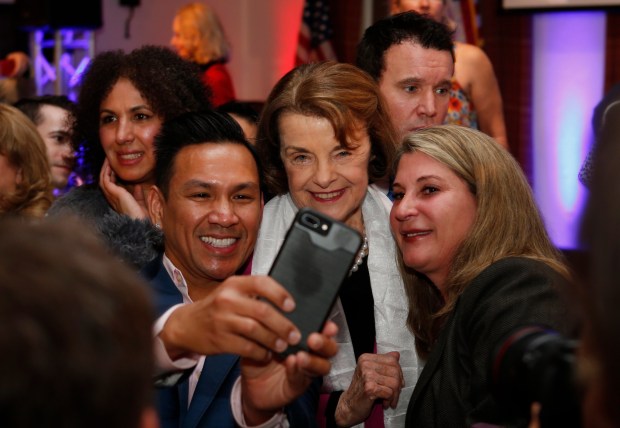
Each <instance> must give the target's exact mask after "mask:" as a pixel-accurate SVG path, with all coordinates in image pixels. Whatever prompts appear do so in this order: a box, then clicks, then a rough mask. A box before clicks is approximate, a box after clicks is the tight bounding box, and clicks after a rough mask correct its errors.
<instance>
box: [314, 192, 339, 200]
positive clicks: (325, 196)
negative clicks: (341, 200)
mask: <svg viewBox="0 0 620 428" xmlns="http://www.w3.org/2000/svg"><path fill="white" fill-rule="evenodd" d="M338 195H340V192H329V193H315V194H314V196H316V197H317V198H319V199H332V198H335V197H336V196H338Z"/></svg>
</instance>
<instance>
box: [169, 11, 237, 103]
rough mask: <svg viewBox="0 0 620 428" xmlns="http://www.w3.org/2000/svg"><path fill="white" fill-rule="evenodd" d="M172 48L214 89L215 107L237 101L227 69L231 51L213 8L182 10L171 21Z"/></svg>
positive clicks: (213, 99) (213, 100) (212, 90)
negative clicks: (193, 66) (198, 68)
mask: <svg viewBox="0 0 620 428" xmlns="http://www.w3.org/2000/svg"><path fill="white" fill-rule="evenodd" d="M170 44H171V45H172V47H173V48H174V49H175V50H176V51H177V53H178V54H179V56H180V57H181V58H184V59H187V60H189V61H192V62H195V63H196V64H198V65H199V66H200V69H201V71H202V81H203V83H204V84H205V85H206V86H208V87H209V88H210V89H211V93H212V102H213V105H214V106H215V107H217V106H220V105H222V104H225V103H227V102H229V101H233V100H234V99H235V88H234V87H233V82H232V79H231V77H230V74H229V73H228V69H227V68H226V63H227V62H228V56H229V54H230V47H229V45H228V41H227V40H226V35H225V34H224V28H223V27H222V24H221V23H220V20H219V19H218V17H217V15H216V14H215V12H214V11H213V9H212V8H211V7H210V6H207V5H206V4H202V3H190V4H187V5H185V6H183V7H181V8H180V9H179V10H178V11H177V14H176V15H175V17H174V20H173V21H172V39H171V40H170Z"/></svg>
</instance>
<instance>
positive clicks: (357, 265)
mask: <svg viewBox="0 0 620 428" xmlns="http://www.w3.org/2000/svg"><path fill="white" fill-rule="evenodd" d="M367 255H368V238H367V237H366V234H365V233H364V243H363V244H362V248H360V250H359V252H358V253H357V256H356V257H355V263H354V264H353V266H352V267H351V270H349V276H351V275H353V272H357V270H358V269H359V268H360V266H361V265H362V263H363V262H364V257H366V256H367Z"/></svg>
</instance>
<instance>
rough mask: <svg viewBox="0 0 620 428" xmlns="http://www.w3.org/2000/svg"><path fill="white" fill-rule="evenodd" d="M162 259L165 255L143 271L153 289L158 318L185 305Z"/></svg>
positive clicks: (161, 255)
mask: <svg viewBox="0 0 620 428" xmlns="http://www.w3.org/2000/svg"><path fill="white" fill-rule="evenodd" d="M162 259H163V253H161V254H160V255H159V257H157V258H156V259H155V260H153V261H152V262H150V263H148V264H147V265H146V266H145V267H144V268H143V269H142V270H141V274H142V276H143V277H144V278H145V279H146V280H147V281H148V283H149V285H150V287H151V291H152V293H153V299H154V300H155V302H154V303H155V311H156V315H157V316H158V317H159V316H161V315H163V313H164V312H166V311H167V310H168V309H170V308H171V307H172V306H174V305H176V304H179V303H183V296H182V295H181V293H180V292H179V289H178V288H177V287H176V285H174V282H173V281H172V278H170V275H168V272H167V271H166V268H165V267H164V263H163V261H162Z"/></svg>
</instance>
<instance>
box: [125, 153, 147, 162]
mask: <svg viewBox="0 0 620 428" xmlns="http://www.w3.org/2000/svg"><path fill="white" fill-rule="evenodd" d="M141 156H142V153H129V154H126V155H121V159H125V160H134V159H138V158H139V157H141Z"/></svg>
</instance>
